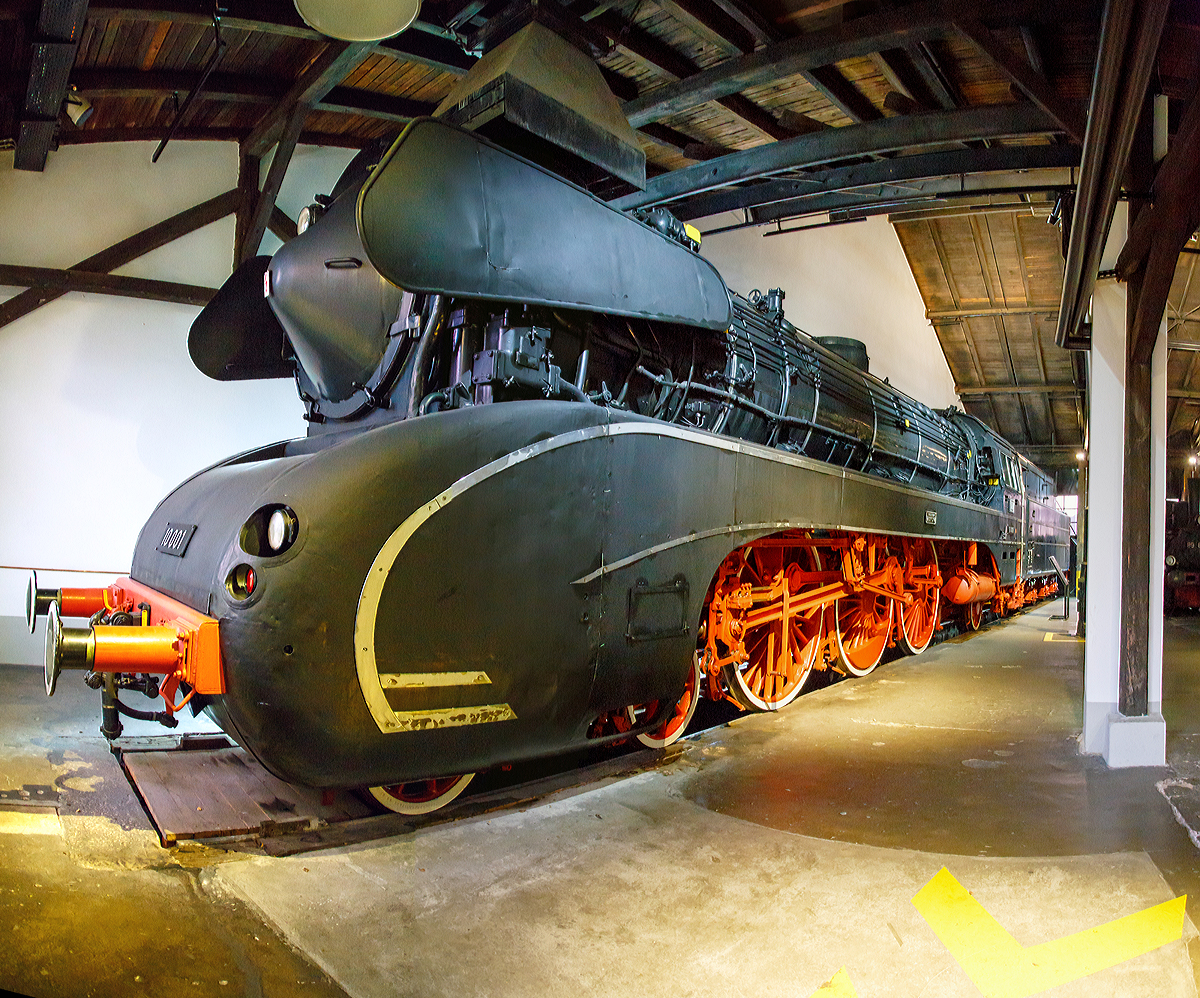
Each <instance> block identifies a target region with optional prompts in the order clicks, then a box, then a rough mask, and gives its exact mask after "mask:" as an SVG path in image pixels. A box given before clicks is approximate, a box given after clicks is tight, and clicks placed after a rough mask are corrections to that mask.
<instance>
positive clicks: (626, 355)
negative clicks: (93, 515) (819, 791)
mask: <svg viewBox="0 0 1200 998" xmlns="http://www.w3.org/2000/svg"><path fill="white" fill-rule="evenodd" d="M308 213H309V214H310V216H311V217H313V218H314V219H315V221H312V223H311V224H310V225H309V226H308V227H307V229H305V230H304V231H302V232H301V234H300V235H298V236H297V237H296V238H295V239H294V240H292V241H290V242H289V243H287V244H286V245H285V246H284V247H283V248H282V249H280V250H279V251H278V252H277V253H276V254H275V256H274V257H271V258H269V257H258V258H256V259H254V260H251V261H249V262H248V263H246V264H244V265H243V266H242V267H240V268H239V269H238V270H237V271H236V272H235V273H234V275H233V276H232V277H231V278H230V279H229V281H228V282H226V284H225V286H224V287H223V288H222V289H221V290H220V291H219V292H218V293H217V295H216V296H215V297H214V299H213V301H212V302H211V303H210V304H209V305H208V306H207V307H206V308H205V309H204V311H203V312H202V313H201V315H200V316H199V317H198V318H197V320H196V322H195V324H194V325H193V328H192V333H191V337H190V339H189V349H190V351H191V354H192V357H193V360H194V361H195V363H196V364H197V366H198V367H199V368H200V369H201V370H202V371H204V372H205V373H206V374H209V375H210V376H213V377H216V378H221V379H240V378H258V377H280V376H289V377H290V376H294V377H295V379H296V382H297V386H298V390H299V394H300V397H301V399H302V400H303V403H304V405H305V410H306V418H307V419H308V421H309V432H308V435H307V436H306V437H305V438H303V439H297V440H289V441H285V442H282V443H276V444H272V445H270V446H266V447H263V448H260V449H258V450H254V451H251V452H248V453H244V454H240V455H237V456H235V457H232V458H230V459H228V460H226V461H224V462H222V463H220V464H218V465H215V466H214V467H211V468H209V469H207V470H205V471H202V472H200V473H198V474H196V475H194V476H193V477H192V478H190V479H188V480H187V481H185V482H184V483H183V484H181V485H180V486H179V487H178V488H176V489H175V490H174V491H173V492H172V493H171V494H170V495H169V496H168V497H167V498H166V499H164V500H163V502H162V503H161V504H160V506H159V507H158V508H157V509H156V510H155V512H154V513H153V515H152V516H151V517H150V519H149V521H148V522H147V524H146V525H145V527H144V528H143V531H142V533H141V536H140V538H139V540H138V543H137V547H136V550H135V553H134V558H133V566H132V571H131V574H130V578H128V579H121V580H118V581H117V582H115V583H114V584H113V585H112V586H110V587H108V588H107V589H101V590H53V591H51V590H44V589H38V588H37V586H36V581H31V586H30V591H29V600H28V607H27V611H28V617H29V624H30V627H31V628H32V627H33V626H34V623H35V620H36V617H37V616H38V615H41V614H43V613H44V614H47V615H48V617H49V622H48V630H47V643H46V685H47V692H53V690H54V685H55V683H56V681H57V679H58V676H59V673H60V671H61V670H62V669H64V668H77V669H87V670H89V671H88V678H89V681H90V683H91V684H92V685H94V686H97V687H102V688H103V691H104V696H103V704H104V726H103V728H102V730H104V731H105V732H106V734H109V735H110V736H111V735H113V734H115V733H116V732H117V731H118V730H119V722H118V719H117V712H118V711H123V712H125V713H127V714H134V715H136V716H154V717H157V718H159V719H162V720H164V721H165V722H166V723H171V721H172V720H173V715H174V713H175V712H176V711H178V710H179V709H180V708H181V707H182V706H183V705H184V704H185V703H186V704H190V706H191V708H192V709H193V710H198V709H201V708H203V709H206V710H208V711H209V712H210V713H211V714H212V716H214V717H215V718H216V719H217V720H218V722H219V723H220V724H221V725H222V727H223V728H225V730H227V731H228V732H229V733H230V734H231V735H232V736H233V737H234V738H235V739H236V740H237V741H238V742H239V743H240V744H241V745H243V746H244V747H246V748H247V749H248V750H250V751H251V752H252V753H253V754H254V755H255V756H256V757H257V758H258V759H259V760H260V761H261V762H262V763H263V764H264V765H265V766H266V767H267V768H268V769H269V770H271V771H272V772H273V773H276V774H277V775H279V776H281V777H282V778H284V779H287V780H291V781H294V782H298V783H303V784H307V785H311V786H316V787H335V786H339V787H340V786H357V787H371V788H373V792H374V793H375V795H376V796H377V797H378V798H379V799H380V800H381V801H383V802H384V803H385V804H387V805H388V806H389V807H393V808H394V809H397V810H406V811H414V810H427V809H430V808H432V807H434V806H437V805H439V804H441V803H444V802H445V801H446V800H448V799H450V798H451V797H453V796H454V795H455V794H457V793H458V792H459V791H460V790H461V789H462V787H463V786H464V785H465V783H466V781H467V780H468V779H469V776H468V775H466V774H471V773H473V772H475V771H477V770H479V769H482V768H485V767H489V766H493V765H495V764H498V763H507V762H511V761H514V760H519V759H527V758H532V757H535V756H541V755H547V754H551V753H558V752H563V751H566V750H569V749H572V748H578V747H581V746H584V745H588V744H597V743H602V742H604V741H606V740H607V741H613V740H617V739H622V738H628V737H638V738H640V739H641V740H642V741H643V742H645V743H646V744H651V745H663V744H667V743H668V742H670V741H672V740H673V739H674V738H677V737H678V736H679V735H680V734H681V733H682V731H683V729H684V727H685V726H686V724H687V721H688V719H689V718H690V716H691V712H692V711H693V710H694V708H695V703H696V698H697V697H698V696H701V695H704V696H709V697H717V698H725V699H729V700H732V701H733V702H735V703H737V704H738V705H739V706H740V707H742V708H744V709H749V710H774V709H778V708H780V707H782V706H784V705H785V704H787V703H788V702H790V701H791V700H792V699H793V698H794V697H795V696H796V695H797V694H798V693H799V692H800V690H801V688H802V687H803V686H804V683H805V680H806V679H807V678H808V676H809V675H810V674H811V673H812V672H813V671H814V670H823V669H834V670H836V671H838V672H840V673H843V674H846V673H849V674H853V675H863V674H866V673H867V672H869V671H871V669H873V668H874V667H875V665H876V664H877V663H878V662H879V660H880V657H881V656H882V654H883V652H884V650H885V648H886V647H887V646H889V645H892V644H895V643H900V644H901V645H902V646H903V647H904V648H905V649H907V650H908V651H909V652H912V653H918V652H920V651H922V650H923V649H924V648H925V647H926V646H927V645H928V644H929V642H930V640H931V638H932V636H933V634H934V631H935V630H936V628H937V627H938V626H939V624H940V623H941V622H942V621H943V620H949V619H950V618H952V617H957V618H960V619H961V621H962V622H963V624H964V626H966V627H969V628H978V626H979V624H980V621H981V619H982V616H983V613H984V611H985V609H987V610H990V611H992V612H993V613H997V614H1005V613H1007V612H1009V611H1011V610H1013V609H1015V608H1018V607H1020V606H1022V605H1024V604H1026V603H1028V602H1031V601H1032V600H1034V599H1037V598H1041V597H1044V596H1047V595H1049V594H1050V593H1051V592H1052V591H1053V587H1054V585H1055V583H1054V581H1053V580H1054V571H1053V568H1052V566H1051V562H1050V557H1051V555H1055V556H1057V557H1058V559H1059V560H1060V562H1063V563H1065V553H1066V549H1067V543H1068V527H1067V521H1066V518H1065V517H1063V516H1062V515H1061V514H1059V513H1058V512H1057V510H1056V509H1055V506H1054V497H1053V494H1052V492H1053V490H1052V482H1051V480H1050V479H1049V478H1048V477H1047V476H1046V475H1045V474H1044V473H1042V472H1041V471H1040V470H1038V469H1037V468H1036V467H1035V466H1034V465H1032V464H1031V463H1030V462H1029V461H1027V460H1026V459H1024V458H1022V457H1021V456H1019V455H1018V454H1017V453H1016V452H1015V451H1014V450H1013V448H1012V447H1011V446H1010V445H1009V444H1008V443H1007V442H1006V441H1004V440H1003V439H1002V438H1001V437H999V436H997V435H996V434H995V433H993V432H992V431H991V430H989V429H988V428H987V427H986V426H985V425H984V424H982V423H981V422H979V421H978V420H976V419H974V418H973V417H970V416H968V415H966V414H964V413H962V412H959V411H957V410H955V409H949V410H945V411H934V410H932V409H929V408H928V407H926V406H924V405H922V404H921V403H919V402H917V401H915V400H913V399H911V398H909V397H908V396H906V395H904V394H903V393H901V392H899V391H897V390H896V389H894V388H892V387H891V386H889V385H888V384H887V383H886V382H883V381H880V380H879V379H877V378H875V377H874V376H872V375H871V374H869V373H868V372H867V371H866V370H865V362H864V361H865V358H856V357H855V356H854V351H853V349H849V350H848V349H847V344H848V343H850V344H852V343H853V341H831V342H829V343H827V344H824V345H823V344H822V342H820V341H817V340H814V339H812V338H810V337H808V336H807V335H805V334H804V333H802V332H800V331H799V330H797V329H796V328H795V327H794V326H792V325H791V324H790V323H789V322H788V321H787V320H786V319H785V318H784V314H783V308H782V301H783V295H782V293H780V292H771V293H769V294H767V295H759V294H758V293H757V292H754V293H752V294H751V295H750V296H749V297H741V296H739V295H735V294H731V293H730V292H729V291H728V290H727V289H726V287H725V285H724V283H723V281H722V280H721V278H720V276H719V274H718V273H717V272H716V270H715V269H714V268H713V267H712V266H711V265H710V264H709V263H708V262H707V261H706V260H704V259H703V258H702V257H701V256H699V255H698V253H697V252H696V250H697V248H698V239H697V238H696V234H695V233H694V230H690V231H689V230H688V229H686V228H685V227H684V226H682V225H681V224H680V223H679V222H678V221H676V220H675V219H674V218H673V217H672V216H670V215H669V214H668V213H666V212H665V211H662V210H658V211H655V212H650V213H645V214H644V215H643V216H642V217H640V218H635V217H633V216H631V215H629V214H625V213H622V212H619V211H617V210H616V209H614V208H612V207H610V206H608V205H607V204H605V203H604V202H602V201H600V200H598V199H596V198H594V197H593V196H592V195H590V194H589V193H587V192H586V191H585V190H583V189H581V188H579V187H576V186H574V185H572V184H570V183H568V182H566V181H564V180H563V179H561V178H560V177H558V176H556V175H554V174H553V173H550V172H549V171H547V170H545V169H543V168H541V167H539V166H537V165H535V164H533V163H531V162H529V161H527V160H525V159H522V158H520V157H518V156H516V155H514V154H513V153H511V152H508V151H506V150H504V149H502V148H500V147H499V146H496V145H494V144H492V143H490V142H488V141H487V140H485V139H482V138H480V137H479V136H477V135H475V134H473V133H470V132H467V131H463V130H461V129H458V128H456V127H453V126H451V125H448V124H446V123H444V122H442V121H439V120H436V119H419V120H417V121H414V122H413V123H412V124H411V125H409V126H408V127H407V128H406V129H405V131H404V132H403V134H402V135H401V136H400V137H399V138H398V139H397V141H396V142H395V143H394V145H393V146H392V147H391V149H390V150H389V151H388V152H387V153H386V155H385V156H384V157H383V158H382V160H380V161H379V162H378V163H374V164H373V163H370V162H367V161H363V162H360V161H358V160H356V161H355V163H352V164H351V166H350V167H349V168H348V169H347V172H346V174H344V175H343V177H342V179H341V180H340V181H339V183H338V185H337V187H336V188H335V190H334V192H333V194H332V195H331V197H330V198H323V199H319V203H318V204H316V205H313V206H312V208H311V209H310V210H309V212H308ZM839 351H840V353H839ZM842 354H846V356H843V355H842ZM72 616H73V617H88V618H90V620H89V622H88V626H86V627H65V626H63V624H62V618H63V617H72ZM122 688H132V689H135V690H138V691H140V692H143V693H146V694H148V695H151V696H157V695H159V694H161V695H162V696H163V698H164V700H165V703H166V710H165V711H163V712H161V713H159V714H155V715H147V714H146V713H145V712H139V711H134V710H133V709H132V708H130V707H128V706H127V705H125V704H123V703H121V702H120V701H119V699H118V695H119V690H120V689H122Z"/></svg>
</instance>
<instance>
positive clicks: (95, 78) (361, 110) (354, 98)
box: [71, 69, 437, 122]
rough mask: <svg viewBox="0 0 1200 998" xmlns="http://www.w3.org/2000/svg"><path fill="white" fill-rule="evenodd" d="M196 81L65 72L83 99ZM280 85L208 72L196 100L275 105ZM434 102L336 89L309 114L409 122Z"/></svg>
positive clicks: (186, 87) (181, 75) (183, 75)
mask: <svg viewBox="0 0 1200 998" xmlns="http://www.w3.org/2000/svg"><path fill="white" fill-rule="evenodd" d="M199 79H200V74H199V73H195V72H180V71H175V70H151V71H148V72H141V71H138V70H111V69H85V70H76V71H75V72H74V73H72V74H71V82H72V83H74V85H75V86H76V87H77V88H78V89H79V91H80V92H81V93H83V94H84V95H85V96H87V97H89V98H95V97H116V96H119V97H141V96H160V95H163V94H171V93H184V92H186V91H190V90H192V89H193V88H194V87H195V85H196V83H197V82H198V81H199ZM287 90H288V84H287V83H286V82H285V81H282V80H280V81H276V80H270V79H264V78H263V77H261V76H248V75H242V74H237V73H213V74H212V75H211V76H209V78H208V80H207V82H206V83H205V85H204V90H203V92H202V93H201V95H200V97H199V98H198V99H199V100H220V101H223V102H226V103H246V104H278V103H279V102H280V101H281V100H282V99H283V98H284V96H285V94H286V93H287ZM436 106H437V105H436V104H432V103H429V102H426V101H418V100H413V99H412V98H409V97H397V96H394V95H392V94H385V93H380V92H379V91H375V90H364V89H362V88H360V87H342V86H337V87H334V88H333V89H332V90H330V91H329V93H328V94H326V95H325V96H324V97H323V98H322V99H321V100H319V101H317V102H316V103H315V104H314V105H313V110H315V111H332V112H335V113H338V114H353V115H361V116H363V117H367V118H378V119H380V120H383V121H401V122H403V121H409V120H411V119H412V118H416V117H420V116H421V115H427V114H432V113H433V110H434V108H435V107H436Z"/></svg>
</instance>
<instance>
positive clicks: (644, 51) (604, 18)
mask: <svg viewBox="0 0 1200 998" xmlns="http://www.w3.org/2000/svg"><path fill="white" fill-rule="evenodd" d="M587 23H588V24H590V25H594V26H595V27H596V28H598V29H600V30H601V31H603V32H604V34H605V35H606V36H607V37H608V38H609V39H611V40H612V42H613V43H614V44H615V45H616V46H617V47H618V48H619V49H622V50H624V51H625V52H626V53H628V54H629V55H631V56H633V57H634V58H635V59H638V60H639V61H641V62H644V63H647V64H648V65H650V66H652V67H653V68H654V69H656V70H658V71H660V72H663V73H667V74H668V75H670V76H674V77H675V78H676V79H685V78H687V77H691V76H694V75H695V74H696V73H697V72H699V69H700V67H699V66H697V65H696V64H695V63H694V62H692V61H691V60H690V59H688V58H686V57H685V56H683V55H680V54H679V53H678V52H676V51H675V50H674V49H673V48H671V47H670V46H669V45H667V44H665V43H664V42H661V41H659V40H658V39H657V38H655V37H654V36H653V35H651V34H650V33H649V32H647V31H644V30H642V29H641V28H639V27H637V26H636V25H634V24H632V23H631V22H629V21H626V20H625V19H624V18H622V17H621V16H620V15H618V14H617V13H616V12H615V11H611V10H609V11H605V12H604V13H603V14H600V15H598V16H597V17H595V18H593V19H592V20H591V21H588V22H587ZM728 47H729V48H730V49H732V50H733V51H737V49H736V48H735V47H734V46H732V45H729V46H728ZM716 103H718V104H720V105H721V106H722V107H724V108H725V109H726V110H728V111H732V112H733V114H735V115H736V116H737V117H739V118H741V119H742V120H743V121H745V122H746V123H747V124H749V125H750V126H751V127H753V128H754V129H756V130H757V131H759V132H761V133H763V135H765V136H766V137H767V138H771V139H785V138H790V137H791V136H793V135H795V134H797V133H796V132H795V131H794V130H793V129H790V128H787V127H786V126H784V125H783V124H781V123H780V122H779V121H778V120H777V119H776V118H775V117H774V116H773V115H772V114H771V113H770V112H769V111H767V110H766V109H765V108H762V107H760V106H759V105H757V104H755V103H754V102H753V101H752V100H750V99H749V98H747V97H743V96H742V95H740V94H728V95H725V96H723V97H721V98H719V99H717V101H716Z"/></svg>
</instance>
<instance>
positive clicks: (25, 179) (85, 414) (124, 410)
mask: <svg viewBox="0 0 1200 998" xmlns="http://www.w3.org/2000/svg"><path fill="white" fill-rule="evenodd" d="M153 149H154V144H153V143H120V144H111V145H96V146H69V147H64V148H62V149H59V150H58V151H56V152H53V153H51V155H50V157H49V159H48V162H47V165H46V170H45V172H44V173H27V172H22V171H15V170H13V169H12V153H11V152H7V153H0V261H2V262H5V263H14V264H29V265H35V266H46V267H68V266H70V265H72V264H74V263H77V262H79V261H80V260H82V259H84V258H85V257H87V256H90V255H91V254H93V253H95V252H98V251H99V250H102V249H104V248H105V247H107V246H109V245H111V244H112V243H114V242H117V241H118V240H120V239H123V238H125V237H126V236H130V235H133V234H134V233H136V232H138V231H140V230H141V229H144V228H146V227H147V226H149V225H152V224H154V223H155V222H158V221H161V220H162V219H165V218H168V217H170V216H171V215H174V214H176V213H177V212H180V211H183V210H184V209H186V208H189V207H191V206H192V205H194V204H197V203H199V202H200V201H203V200H205V199H207V198H210V197H213V196H215V195H217V194H220V193H222V192H223V191H226V190H229V189H230V188H232V187H234V186H236V184H237V147H236V145H235V144H233V143H195V142H177V143H172V145H171V146H169V147H168V149H167V150H166V152H165V153H164V155H163V157H162V159H160V161H159V162H158V163H157V164H154V165H152V164H151V163H150V156H151V153H152V152H153ZM352 155H353V153H352V152H351V151H348V150H319V149H313V148H311V147H303V146H302V147H300V148H299V149H298V150H297V152H296V155H295V157H294V159H293V162H292V164H291V167H290V169H289V171H288V174H287V178H286V179H285V181H284V188H283V191H282V193H281V197H280V205H281V207H282V208H283V209H284V210H285V211H287V212H288V213H289V214H291V215H292V217H295V214H296V213H297V212H298V210H299V208H300V207H301V206H302V205H304V204H307V203H308V202H309V201H311V200H312V196H313V194H315V193H318V192H322V193H326V192H328V191H329V190H330V189H331V188H332V185H333V182H334V181H335V180H336V178H337V176H338V174H339V173H340V172H341V170H342V168H343V166H344V165H345V163H346V162H348V160H349V159H350V157H351V156H352ZM264 177H265V171H264ZM233 233H234V222H233V218H232V216H231V217H229V218H226V219H223V220H221V221H219V222H215V223H213V224H212V225H209V226H206V227H205V228H204V229H201V230H199V231H197V232H194V233H192V234H190V235H188V236H186V237H184V238H183V239H180V240H178V241H176V242H175V243H172V244H169V245H167V246H164V247H162V248H161V249H158V250H155V251H154V252H152V253H149V254H147V255H146V256H144V257H142V258H140V259H139V260H136V261H134V262H132V263H131V264H129V265H127V266H125V267H122V268H120V270H118V271H117V273H120V274H126V275H130V276H137V277H150V278H159V279H163V280H173V281H183V282H187V283H190V284H202V285H207V286H210V287H216V286H219V285H220V284H221V283H222V282H223V281H224V280H225V278H226V277H228V276H229V273H230V270H231V265H232V259H233ZM278 245H279V243H278V240H276V239H275V238H274V237H273V236H268V237H267V238H266V239H264V242H263V251H264V252H272V251H273V249H274V248H275V247H277V246H278ZM18 290H19V289H14V288H0V299H4V298H8V297H10V296H12V295H13V294H15V293H17V291H18ZM198 312H199V309H198V308H195V307H192V306H186V305H175V304H169V303H164V302H143V301H136V300H133V299H126V298H117V297H112V296H105V295H93V294H78V293H72V294H68V295H66V296H64V297H62V298H60V299H58V300H57V301H54V302H52V303H50V304H48V305H45V306H43V307H42V308H40V309H38V310H36V311H35V312H33V313H31V314H30V315H27V316H25V317H24V318H22V319H19V320H17V321H16V322H14V323H11V324H10V325H8V326H5V327H3V328H0V426H3V433H2V434H0V469H2V471H0V514H2V515H0V566H17V567H25V566H28V567H39V568H55V569H71V570H75V571H78V570H96V571H100V572H103V573H106V574H105V575H101V576H88V575H78V574H74V571H73V572H72V573H70V574H67V573H41V574H40V575H39V582H41V583H42V584H44V585H50V586H60V585H97V584H102V583H104V582H107V581H110V580H111V578H112V574H111V573H115V572H127V571H128V570H129V566H130V558H131V555H132V551H133V546H134V542H135V540H136V538H137V534H138V531H139V530H140V529H141V526H142V524H143V523H144V522H145V520H146V518H147V517H148V516H149V514H150V512H151V511H152V510H153V508H154V507H155V505H156V504H157V503H158V502H159V500H160V499H162V497H163V496H164V495H165V494H166V493H167V492H169V491H170V490H171V489H172V488H173V487H174V486H175V485H176V484H178V483H179V482H180V481H181V480H183V479H184V478H186V477H187V476H188V475H190V474H192V473H193V472H195V471H197V470H199V469H200V468H202V467H204V466H206V465H208V464H211V463H213V462H214V461H217V460H220V459H221V458H223V457H226V456H228V455H230V454H234V453H237V452H238V451H242V450H246V449H248V448H250V447H254V446H257V445H259V444H265V443H270V442H271V441H274V440H279V439H283V438H287V437H294V436H301V435H303V434H304V432H305V424H304V421H303V419H302V418H301V414H302V411H303V410H302V406H301V404H300V402H299V400H298V398H297V397H296V391H295V387H294V385H293V384H292V382H290V381H286V380H271V381H249V382H217V381H212V380H210V379H209V378H207V377H205V376H204V375H202V374H201V373H200V372H199V371H197V370H196V369H195V368H194V367H193V366H192V363H191V360H190V359H189V357H188V353H187V334H188V328H189V327H190V325H191V323H192V320H193V319H194V318H195V316H196V315H197V313H198ZM25 585H26V573H25V572H24V571H19V570H16V569H14V568H0V662H13V661H28V662H40V656H41V652H40V647H39V644H38V643H37V642H36V641H30V640H29V639H28V637H27V636H26V635H25V634H24V631H23V627H24V622H23V617H24V599H25Z"/></svg>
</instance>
